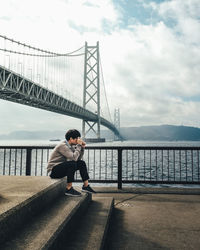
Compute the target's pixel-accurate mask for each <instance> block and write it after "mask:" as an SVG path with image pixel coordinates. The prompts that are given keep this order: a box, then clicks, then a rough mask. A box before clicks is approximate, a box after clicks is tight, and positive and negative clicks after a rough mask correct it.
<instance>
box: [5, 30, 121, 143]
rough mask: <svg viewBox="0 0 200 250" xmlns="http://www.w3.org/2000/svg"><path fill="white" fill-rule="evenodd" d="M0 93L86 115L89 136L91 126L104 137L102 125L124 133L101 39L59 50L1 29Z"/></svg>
mask: <svg viewBox="0 0 200 250" xmlns="http://www.w3.org/2000/svg"><path fill="white" fill-rule="evenodd" d="M80 96H82V100H81V98H80ZM0 98H1V99H5V100H8V101H12V102H16V103H20V104H23V105H28V106H32V107H35V108H40V109H44V110H48V111H52V112H56V113H60V114H63V115H67V116H72V117H75V118H78V119H82V134H83V137H84V138H85V137H86V135H87V134H88V132H89V131H93V132H94V133H95V135H96V137H97V138H100V136H101V135H100V125H103V126H105V127H107V128H108V129H110V130H111V131H112V132H113V133H114V134H115V136H117V137H118V138H120V139H122V136H121V134H120V131H119V127H118V126H117V125H116V124H113V122H112V119H111V114H110V110H109V107H108V102H107V96H106V90H105V83H104V78H103V71H102V65H101V60H100V53H99V43H98V42H97V44H96V45H95V46H88V44H87V42H86V43H85V45H84V46H83V47H81V48H79V49H77V50H75V51H72V52H69V53H57V52H52V51H48V50H43V49H40V48H36V47H33V46H30V45H28V44H25V43H22V42H19V41H16V40H14V39H10V38H8V37H6V36H2V35H0Z"/></svg>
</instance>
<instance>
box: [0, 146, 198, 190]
mask: <svg viewBox="0 0 200 250" xmlns="http://www.w3.org/2000/svg"><path fill="white" fill-rule="evenodd" d="M52 149H53V147H52V146H49V147H47V146H44V147H43V146H35V147H33V146H27V147H23V146H0V175H32V176H45V175H47V172H46V166H47V162H48V159H49V156H50V153H51V151H52ZM199 158H200V147H171V146H169V147H153V146H151V147H149V146H148V147H144V146H140V147H135V146H134V147H110V146H88V147H87V148H86V149H85V154H84V160H85V161H86V163H87V166H88V171H89V175H90V181H91V182H96V183H117V184H118V188H122V183H154V184H155V183H156V184H158V183H163V184H164V183H165V184H200V162H199ZM76 179H77V181H80V175H79V173H77V174H76Z"/></svg>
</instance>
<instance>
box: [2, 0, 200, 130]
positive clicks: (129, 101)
mask: <svg viewBox="0 0 200 250" xmlns="http://www.w3.org/2000/svg"><path fill="white" fill-rule="evenodd" d="M0 34H1V35H5V36H7V37H10V38H13V39H15V40H18V41H21V42H25V43H27V44H30V45H32V46H35V47H39V48H43V49H47V50H51V51H65V52H66V51H73V50H75V49H77V48H79V47H81V46H83V45H84V43H85V41H87V42H88V44H91V45H94V44H96V42H97V41H99V44H100V56H101V62H102V66H103V75H104V82H105V88H106V93H107V99H108V104H109V108H110V112H111V115H112V117H113V116H114V109H115V108H120V125H121V127H137V126H146V125H161V124H170V125H185V126H194V127H200V114H199V107H200V1H199V0H171V1H168V0H152V1H151V0H150V1H147V0H20V1H19V0H7V1H2V3H1V8H0ZM0 117H1V118H0V134H5V133H10V132H12V131H16V130H31V131H37V130H66V129H68V128H72V127H76V128H78V129H81V120H78V119H75V118H72V117H68V116H63V115H60V114H55V113H52V112H48V111H42V110H39V109H35V108H31V107H26V106H23V105H20V104H16V103H11V102H8V101H4V100H0Z"/></svg>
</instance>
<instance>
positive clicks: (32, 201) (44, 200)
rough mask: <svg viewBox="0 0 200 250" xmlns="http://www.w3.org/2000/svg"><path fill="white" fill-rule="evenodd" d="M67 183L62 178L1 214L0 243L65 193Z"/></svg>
mask: <svg viewBox="0 0 200 250" xmlns="http://www.w3.org/2000/svg"><path fill="white" fill-rule="evenodd" d="M65 183H66V180H65V178H63V179H60V180H58V181H57V182H55V183H53V184H51V185H49V186H47V187H46V188H44V189H42V190H41V191H39V192H38V193H36V194H34V195H32V196H31V197H29V198H27V199H26V200H24V201H23V202H21V203H19V204H18V205H16V206H14V207H12V208H11V209H9V210H8V211H6V212H5V213H3V214H1V215H0V228H1V230H0V243H2V242H4V241H5V240H7V239H9V238H10V237H12V234H13V233H14V232H15V231H16V230H17V229H19V228H20V227H21V226H22V225H23V224H24V223H25V222H26V221H28V220H29V218H31V217H32V216H34V215H35V214H37V213H39V212H40V211H41V210H42V209H44V208H45V207H46V206H48V204H50V203H51V202H52V200H55V199H57V198H58V197H59V196H60V195H61V194H63V193H64V187H65Z"/></svg>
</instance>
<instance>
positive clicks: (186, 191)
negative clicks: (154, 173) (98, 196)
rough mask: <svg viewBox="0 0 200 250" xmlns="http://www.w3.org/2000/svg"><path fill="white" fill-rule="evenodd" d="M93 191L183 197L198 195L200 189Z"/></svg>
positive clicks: (97, 188) (106, 188)
mask: <svg viewBox="0 0 200 250" xmlns="http://www.w3.org/2000/svg"><path fill="white" fill-rule="evenodd" d="M94 189H95V191H97V192H98V193H105V194H106V193H113V194H116V193H133V194H183V195H199V194H200V188H171V187H170V188H164V187H159V188H152V187H150V188H146V187H140V188H135V187H133V188H126V187H125V188H123V189H118V188H115V187H95V188H94Z"/></svg>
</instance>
